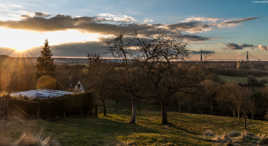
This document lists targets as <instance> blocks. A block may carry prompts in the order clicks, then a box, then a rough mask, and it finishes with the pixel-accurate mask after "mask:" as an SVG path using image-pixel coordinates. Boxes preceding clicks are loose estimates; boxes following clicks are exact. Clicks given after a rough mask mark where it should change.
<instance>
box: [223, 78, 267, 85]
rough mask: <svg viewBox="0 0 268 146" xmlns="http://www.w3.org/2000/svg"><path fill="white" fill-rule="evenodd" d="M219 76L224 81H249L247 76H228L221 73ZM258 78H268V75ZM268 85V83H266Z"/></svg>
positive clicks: (244, 82) (243, 82)
mask: <svg viewBox="0 0 268 146" xmlns="http://www.w3.org/2000/svg"><path fill="white" fill-rule="evenodd" d="M219 78H220V79H221V80H222V81H224V82H235V83H242V84H246V83H247V82H248V78H247V77H237V76H226V75H219ZM256 79H257V80H259V81H261V80H268V77H267V76H265V77H256ZM265 85H266V86H268V83H266V84H265Z"/></svg>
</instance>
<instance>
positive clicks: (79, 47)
mask: <svg viewBox="0 0 268 146" xmlns="http://www.w3.org/2000/svg"><path fill="white" fill-rule="evenodd" d="M22 17H23V19H22V20H20V21H0V26H1V27H8V28H13V29H26V30H33V31H43V32H47V31H59V30H67V29H76V30H80V31H83V32H88V33H100V34H109V35H118V34H119V33H125V34H128V35H129V36H134V34H135V33H136V32H137V33H138V34H140V35H142V36H144V37H152V36H154V35H156V34H159V32H161V33H165V34H170V35H172V36H173V37H177V38H180V39H182V40H185V41H190V42H193V41H207V40H210V39H211V38H208V37H204V36H200V35H196V33H201V32H206V31H211V30H214V29H220V28H226V27H234V26H236V25H238V24H240V23H242V22H246V21H251V20H255V19H257V18H256V17H250V18H242V19H235V20H221V19H217V20H214V19H211V18H202V19H200V18H199V19H194V18H193V19H191V20H190V21H184V22H179V23H176V24H139V23H135V22H134V23H133V22H129V20H130V19H127V20H126V21H124V19H120V21H115V19H111V18H109V19H106V18H103V17H98V16H96V17H71V16H68V15H56V16H51V15H49V14H45V13H42V12H36V13H35V16H22ZM211 20H213V21H211ZM228 47H229V48H233V49H242V48H244V47H246V46H237V45H235V44H229V45H228ZM52 49H53V53H54V54H55V55H57V56H62V55H64V56H84V55H85V54H86V53H88V52H94V53H100V54H105V53H107V46H106V45H105V43H104V42H88V43H72V44H63V45H59V46H53V47H52ZM33 52H35V50H33ZM33 54H37V53H33Z"/></svg>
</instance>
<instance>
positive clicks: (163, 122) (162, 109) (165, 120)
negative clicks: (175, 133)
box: [161, 102, 168, 125]
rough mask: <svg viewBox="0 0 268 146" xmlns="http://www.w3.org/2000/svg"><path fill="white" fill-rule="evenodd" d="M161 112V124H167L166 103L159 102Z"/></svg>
mask: <svg viewBox="0 0 268 146" xmlns="http://www.w3.org/2000/svg"><path fill="white" fill-rule="evenodd" d="M161 113H162V121H161V124H162V125H167V124H168V117H167V104H165V103H163V102H162V103H161Z"/></svg>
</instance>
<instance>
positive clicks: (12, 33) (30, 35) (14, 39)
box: [0, 27, 110, 53]
mask: <svg viewBox="0 0 268 146" xmlns="http://www.w3.org/2000/svg"><path fill="white" fill-rule="evenodd" d="M105 37H110V35H103V34H99V33H83V32H80V31H78V30H73V29H69V30H64V31H53V32H36V31H29V30H22V29H10V28H4V27H0V47H4V48H11V49H13V50H14V51H15V52H18V53H20V52H25V51H28V50H30V49H33V48H36V47H40V46H42V45H43V43H44V40H46V39H48V40H49V44H50V45H60V44H66V43H77V42H93V41H95V42H98V41H100V39H101V38H105Z"/></svg>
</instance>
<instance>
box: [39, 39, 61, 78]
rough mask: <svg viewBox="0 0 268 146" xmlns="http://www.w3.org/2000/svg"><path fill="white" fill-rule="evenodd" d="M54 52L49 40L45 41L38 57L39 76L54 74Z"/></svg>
mask: <svg viewBox="0 0 268 146" xmlns="http://www.w3.org/2000/svg"><path fill="white" fill-rule="evenodd" d="M52 56H53V54H52V52H51V50H50V47H49V45H48V40H46V41H45V45H44V47H43V50H42V51H41V55H40V56H39V57H38V59H37V77H38V78H39V77H41V76H44V75H49V76H54V72H55V68H56V66H55V65H54V60H53V59H52Z"/></svg>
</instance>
